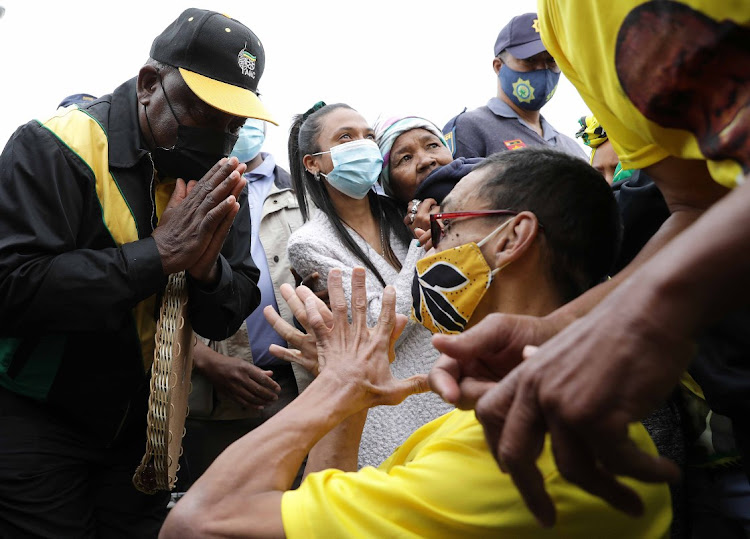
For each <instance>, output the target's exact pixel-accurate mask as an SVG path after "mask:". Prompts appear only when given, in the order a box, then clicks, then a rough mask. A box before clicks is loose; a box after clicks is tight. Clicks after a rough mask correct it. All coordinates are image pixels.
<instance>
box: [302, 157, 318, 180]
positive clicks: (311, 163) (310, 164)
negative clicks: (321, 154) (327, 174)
mask: <svg viewBox="0 0 750 539" xmlns="http://www.w3.org/2000/svg"><path fill="white" fill-rule="evenodd" d="M302 164H303V165H304V166H305V169H306V170H307V171H308V172H309V173H310V174H312V175H313V176H315V175H316V174H317V173H318V172H320V167H319V166H318V160H317V159H315V156H313V155H310V154H307V155H306V156H305V157H303V158H302Z"/></svg>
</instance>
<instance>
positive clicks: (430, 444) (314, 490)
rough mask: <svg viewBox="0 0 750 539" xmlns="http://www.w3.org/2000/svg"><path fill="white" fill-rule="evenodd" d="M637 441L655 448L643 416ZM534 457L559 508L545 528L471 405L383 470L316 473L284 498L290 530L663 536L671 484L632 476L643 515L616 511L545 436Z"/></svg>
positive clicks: (330, 534) (423, 432)
mask: <svg viewBox="0 0 750 539" xmlns="http://www.w3.org/2000/svg"><path fill="white" fill-rule="evenodd" d="M630 436H631V438H632V439H633V440H634V441H635V442H636V443H637V444H638V446H639V447H642V448H645V449H646V450H647V451H649V452H650V453H652V454H655V453H656V448H655V447H654V445H653V443H652V442H651V439H650V438H649V436H648V434H647V433H646V430H645V429H644V428H643V426H642V425H641V424H634V425H632V426H631V429H630ZM537 464H538V465H539V468H540V470H541V472H542V474H543V476H544V483H545V486H546V487H547V491H548V492H549V493H550V496H551V497H552V499H553V501H554V503H555V506H556V507H557V524H556V526H555V527H554V528H552V529H544V528H541V527H540V526H539V525H538V524H537V523H536V520H534V517H533V516H532V514H531V513H530V512H529V510H528V509H527V508H526V506H525V505H524V503H523V501H522V499H521V496H520V494H519V493H518V490H516V488H515V486H514V485H513V482H512V481H511V479H510V476H509V475H507V474H504V473H503V472H501V471H500V469H499V468H498V466H497V464H496V462H495V460H494V459H493V457H492V455H491V454H490V452H489V450H488V448H487V444H486V442H485V439H484V432H483V430H482V426H481V425H480V424H479V422H478V421H477V420H476V417H475V415H474V412H473V411H468V412H467V411H462V410H454V411H452V412H450V413H448V414H445V415H444V416H442V417H439V418H438V419H436V420H434V421H432V422H430V423H428V424H426V425H424V426H423V427H422V428H420V429H419V430H417V431H416V432H415V433H414V434H412V436H410V437H409V439H407V440H406V442H405V443H404V444H403V445H402V446H401V447H399V448H398V449H397V450H396V451H395V452H394V453H393V455H391V456H390V457H389V458H388V460H386V461H385V462H384V463H383V464H382V465H381V466H380V467H379V468H377V469H375V468H372V467H368V468H363V469H361V470H360V471H359V472H342V471H340V470H324V471H322V472H318V473H314V474H310V475H309V476H308V477H307V478H306V479H305V480H304V482H303V483H302V485H300V487H299V488H298V489H297V490H292V491H288V492H286V493H285V494H284V496H283V497H282V500H281V514H282V518H283V522H284V531H285V532H286V535H287V537H292V538H294V537H305V538H308V537H325V538H335V537H342V538H343V537H347V538H349V537H389V538H390V537H430V538H433V537H452V538H455V537H462V538H463V537H512V538H518V539H520V538H524V537H533V538H540V537H576V538H581V537H606V538H607V539H614V538H616V537H622V538H628V539H631V538H633V537H648V538H658V537H666V536H667V535H668V534H669V526H670V523H671V520H672V507H671V502H670V495H669V488H668V487H667V485H666V484H660V485H649V484H645V483H640V482H638V481H635V480H631V479H623V481H624V482H625V483H626V484H628V485H629V486H631V487H632V488H634V489H635V490H636V492H638V494H639V495H640V496H641V498H642V499H643V501H644V504H645V506H646V514H645V515H644V516H643V517H641V518H631V517H628V516H626V515H624V514H623V513H620V512H619V511H616V510H614V509H612V508H611V507H610V506H608V505H607V504H606V503H605V502H603V501H602V500H600V499H599V498H595V497H593V496H591V495H589V494H587V493H586V492H584V491H583V490H581V489H579V488H578V487H575V486H573V485H571V484H570V483H568V482H566V481H565V480H564V479H562V477H561V476H560V474H559V473H558V471H557V468H556V467H555V464H554V459H553V457H552V452H551V449H550V445H549V437H548V438H547V441H546V444H545V447H544V451H543V452H542V455H541V456H540V458H539V460H538V462H537Z"/></svg>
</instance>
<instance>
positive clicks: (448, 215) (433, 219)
mask: <svg viewBox="0 0 750 539" xmlns="http://www.w3.org/2000/svg"><path fill="white" fill-rule="evenodd" d="M518 213H519V212H517V211H513V210H474V211H454V212H444V213H433V214H430V234H431V236H432V246H433V247H437V246H438V243H440V238H441V237H442V235H443V227H442V225H441V224H440V223H439V222H438V219H455V218H457V217H469V218H471V217H487V216H488V215H518ZM540 226H541V225H540Z"/></svg>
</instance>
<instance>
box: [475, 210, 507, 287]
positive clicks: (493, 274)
mask: <svg viewBox="0 0 750 539" xmlns="http://www.w3.org/2000/svg"><path fill="white" fill-rule="evenodd" d="M512 222H513V218H510V219H508V220H507V221H505V222H504V223H503V224H501V225H500V226H498V227H497V228H496V229H495V230H493V231H492V232H490V233H489V234H488V235H487V236H486V237H485V238H484V239H483V240H482V241H480V242H479V243H477V247H479V248H480V249H481V248H482V246H483V245H484V244H485V243H487V242H488V241H489V240H490V238H491V237H492V236H494V235H495V234H497V233H498V232H500V231H501V230H503V229H504V228H505V227H506V226H508V225H509V224H510V223H512ZM508 264H510V261H508V262H506V263H505V264H503V265H502V266H499V267H497V268H495V269H493V270H491V271H490V282H488V283H487V286H489V285H490V284H491V283H492V278H493V277H494V276H495V275H496V274H497V272H499V271H500V270H502V269H503V268H505V267H506V266H508Z"/></svg>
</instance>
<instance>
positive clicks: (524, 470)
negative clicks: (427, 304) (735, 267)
mask: <svg viewBox="0 0 750 539" xmlns="http://www.w3.org/2000/svg"><path fill="white" fill-rule="evenodd" d="M596 312H597V311H592V312H591V313H589V314H588V315H587V316H585V317H584V318H582V319H580V320H578V321H577V322H575V323H573V324H572V325H570V326H569V327H568V328H566V329H565V330H563V331H561V332H560V333H559V334H558V335H556V336H555V337H553V338H551V339H550V340H548V341H547V342H546V343H544V344H543V345H542V346H541V347H539V348H538V350H537V349H536V348H534V347H528V348H527V349H526V350H525V356H526V357H527V358H528V359H526V361H524V362H523V363H522V364H521V365H519V366H518V367H517V368H516V369H514V370H513V371H512V372H511V373H510V374H509V375H508V376H506V377H505V378H504V379H503V380H501V381H500V382H499V383H498V384H496V385H494V386H493V387H492V388H490V389H489V390H488V391H486V392H485V393H484V395H483V396H482V397H481V398H480V399H479V401H478V402H477V404H476V413H477V419H479V421H480V423H481V424H482V425H483V427H484V431H485V437H486V438H487V443H488V446H489V448H490V450H491V451H492V453H493V454H494V455H495V458H496V459H497V461H498V464H499V465H500V467H501V468H502V469H503V470H505V471H506V472H508V473H509V474H510V476H511V478H512V479H513V482H514V483H515V485H516V487H517V488H518V490H519V492H520V493H521V496H522V497H523V499H524V502H525V503H526V505H527V506H528V507H529V509H530V510H531V512H532V513H533V514H534V515H535V516H536V518H537V520H538V521H539V522H540V523H541V524H542V525H545V526H551V525H552V524H554V522H555V507H554V505H553V503H552V499H551V498H550V496H549V494H548V493H547V492H546V490H545V488H544V480H543V478H542V475H541V473H540V472H539V469H538V468H537V465H536V460H537V458H538V456H539V454H540V453H541V451H542V447H543V444H544V437H545V434H546V433H547V432H549V434H550V438H551V441H552V450H553V454H554V457H555V462H556V464H557V468H558V470H559V471H560V474H561V475H562V476H563V477H565V479H567V480H568V481H570V482H571V483H573V484H576V485H578V486H579V487H580V488H582V489H584V490H586V491H588V492H589V493H591V494H593V495H595V496H598V497H600V498H602V499H604V500H605V501H606V502H607V503H609V504H610V505H611V506H613V507H614V508H616V509H619V510H621V511H623V512H625V513H628V514H630V515H640V514H642V512H643V504H642V501H641V500H640V498H639V497H638V495H637V494H636V493H635V491H633V489H631V488H629V487H628V486H626V485H625V484H623V483H622V482H621V481H619V480H618V479H617V477H616V476H617V475H624V476H629V477H633V478H635V479H639V480H641V481H647V482H661V481H672V480H676V479H677V478H678V477H679V469H678V468H677V467H676V466H675V465H674V463H672V462H670V461H669V460H668V459H666V458H663V457H657V456H651V455H649V454H647V453H645V452H644V451H643V450H642V449H640V448H638V447H637V446H636V445H635V443H634V442H633V441H632V440H631V439H630V438H629V437H628V426H629V425H630V424H631V423H633V422H636V421H640V420H641V419H643V418H644V417H645V416H646V415H647V414H648V412H650V411H651V410H653V409H654V408H655V407H656V406H657V405H658V404H659V403H660V402H663V400H664V399H665V398H666V397H667V395H668V393H669V392H670V391H671V390H672V389H673V388H674V386H675V383H676V382H677V380H678V379H679V376H680V374H681V372H682V371H683V369H684V368H686V366H687V363H688V360H689V358H690V357H691V355H692V346H691V344H690V343H689V342H687V341H679V340H675V339H673V338H671V337H670V336H668V335H667V334H666V333H665V332H664V331H653V330H648V329H646V328H645V327H643V324H638V325H636V326H634V327H630V328H623V327H622V320H623V318H622V312H621V311H619V310H617V309H614V310H613V311H612V312H610V313H608V314H609V315H610V316H608V317H604V318H603V317H597V316H596V315H595V313H596ZM644 330H645V331H644Z"/></svg>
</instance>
